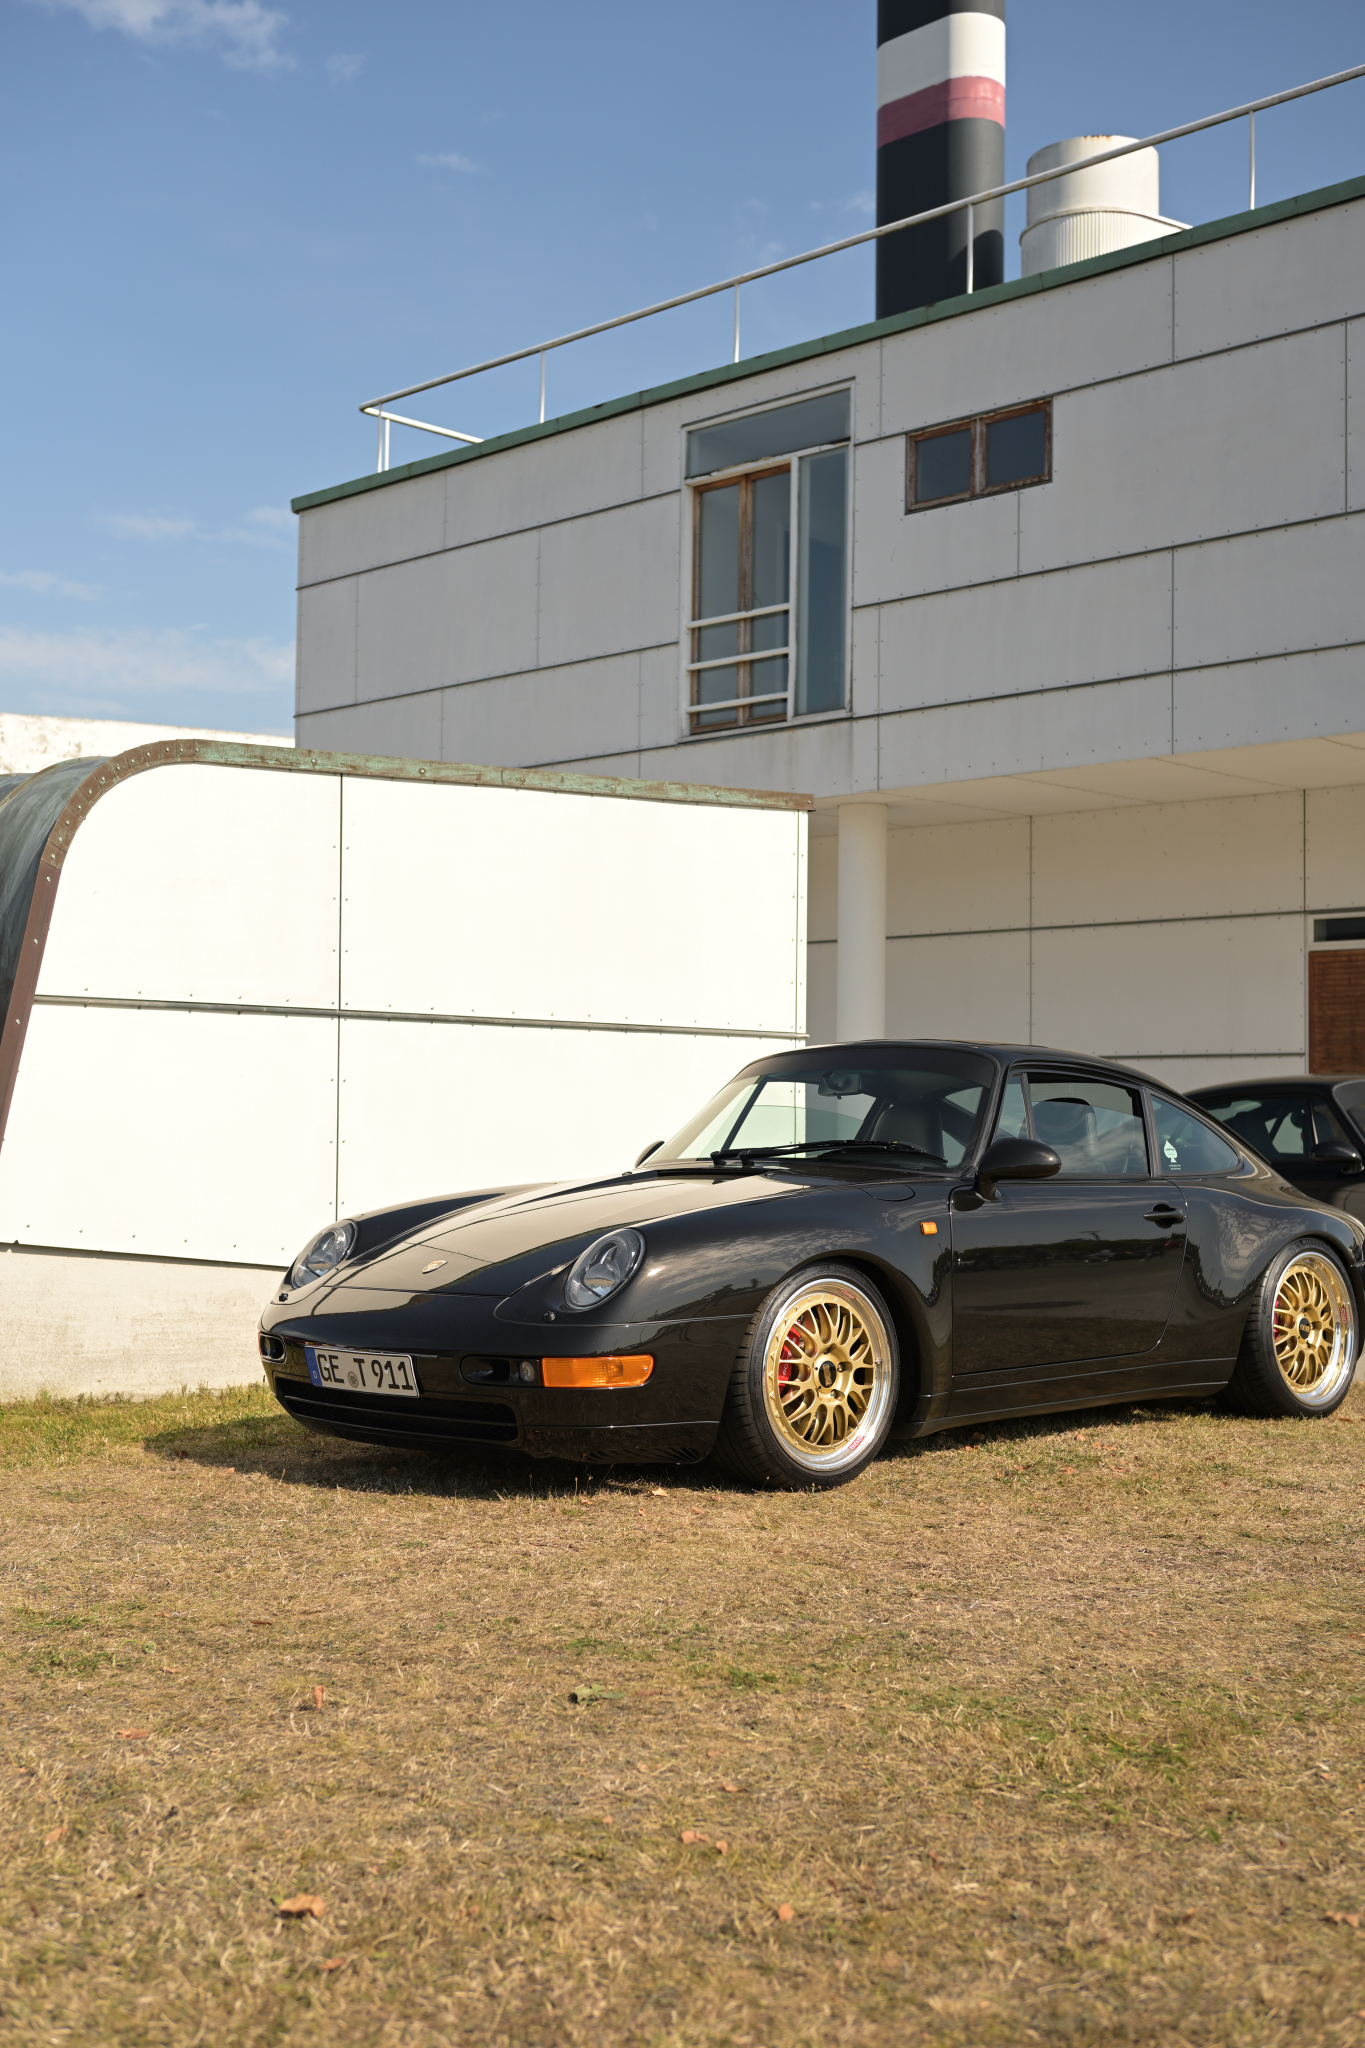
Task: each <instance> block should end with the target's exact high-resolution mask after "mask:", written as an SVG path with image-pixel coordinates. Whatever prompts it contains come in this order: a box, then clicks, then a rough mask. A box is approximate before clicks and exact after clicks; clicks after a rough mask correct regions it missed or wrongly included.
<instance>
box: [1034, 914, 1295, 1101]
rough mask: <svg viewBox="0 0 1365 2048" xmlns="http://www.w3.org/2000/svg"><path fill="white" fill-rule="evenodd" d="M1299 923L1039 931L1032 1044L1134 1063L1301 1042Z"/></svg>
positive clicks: (1245, 921)
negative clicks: (1057, 1047)
mask: <svg viewBox="0 0 1365 2048" xmlns="http://www.w3.org/2000/svg"><path fill="white" fill-rule="evenodd" d="M1303 973H1304V970H1303V919H1302V918H1301V917H1257V918H1237V919H1231V920H1227V921H1213V920H1202V919H1201V920H1198V921H1196V922H1192V923H1190V924H1160V925H1147V926H1139V927H1136V928H1134V927H1132V926H1121V927H1118V928H1112V929H1106V928H1094V927H1091V928H1088V929H1086V930H1084V931H1064V932H1045V931H1038V932H1035V933H1034V937H1033V1035H1034V1039H1035V1041H1036V1042H1037V1043H1038V1044H1039V1045H1057V1046H1064V1047H1067V1048H1068V1049H1069V1050H1072V1051H1075V1052H1088V1053H1099V1054H1104V1055H1111V1056H1113V1057H1114V1058H1122V1059H1132V1060H1134V1061H1136V1062H1137V1064H1138V1065H1139V1066H1141V1065H1143V1064H1144V1063H1145V1062H1147V1061H1149V1060H1152V1059H1155V1058H1158V1057H1160V1058H1163V1059H1172V1058H1175V1057H1176V1056H1178V1055H1188V1054H1193V1053H1204V1052H1216V1053H1220V1054H1222V1053H1226V1054H1227V1055H1229V1056H1233V1055H1236V1056H1237V1057H1241V1056H1242V1055H1243V1054H1257V1053H1274V1052H1276V1051H1278V1050H1280V1049H1282V1048H1284V1047H1286V1046H1294V1045H1299V1044H1301V1043H1302V1040H1303Z"/></svg>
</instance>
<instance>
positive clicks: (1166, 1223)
mask: <svg viewBox="0 0 1365 2048" xmlns="http://www.w3.org/2000/svg"><path fill="white" fill-rule="evenodd" d="M1144 1221H1145V1222H1147V1223H1159V1224H1160V1225H1161V1226H1162V1228H1163V1229H1164V1230H1178V1229H1180V1228H1181V1227H1182V1226H1183V1224H1184V1221H1185V1218H1184V1216H1183V1215H1182V1214H1181V1212H1180V1210H1179V1209H1172V1208H1170V1207H1169V1206H1168V1205H1167V1204H1166V1203H1165V1202H1161V1203H1158V1205H1157V1207H1156V1208H1155V1209H1149V1210H1148V1211H1147V1214H1146V1217H1145V1218H1144Z"/></svg>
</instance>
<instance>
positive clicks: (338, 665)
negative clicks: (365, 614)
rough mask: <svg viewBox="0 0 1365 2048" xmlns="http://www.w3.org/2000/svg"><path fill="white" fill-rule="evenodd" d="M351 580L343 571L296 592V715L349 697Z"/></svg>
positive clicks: (351, 690)
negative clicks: (335, 579) (337, 577)
mask: <svg viewBox="0 0 1365 2048" xmlns="http://www.w3.org/2000/svg"><path fill="white" fill-rule="evenodd" d="M357 581H358V579H357V578H356V577H354V576H343V577H342V578H341V580H340V581H339V582H337V583H319V584H317V585H316V586H315V588H313V589H312V590H300V592H299V605H298V636H299V637H298V657H297V667H296V673H295V688H294V709H295V712H296V714H297V713H300V712H309V711H322V710H327V709H330V708H331V707H332V706H333V705H336V704H351V703H354V701H355V660H356V644H355V643H356V594H357V591H356V586H357Z"/></svg>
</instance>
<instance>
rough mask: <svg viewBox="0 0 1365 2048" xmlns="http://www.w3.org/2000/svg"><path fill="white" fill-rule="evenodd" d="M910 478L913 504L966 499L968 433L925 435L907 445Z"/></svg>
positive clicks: (969, 461) (969, 467)
mask: <svg viewBox="0 0 1365 2048" xmlns="http://www.w3.org/2000/svg"><path fill="white" fill-rule="evenodd" d="M910 445H911V448H912V449H913V451H914V452H913V456H912V462H913V468H914V475H913V478H912V481H911V491H912V495H913V498H914V502H915V504H917V505H939V504H942V502H943V500H944V499H945V498H966V497H968V496H970V494H971V488H972V430H971V428H970V427H969V426H967V427H957V428H954V429H953V430H952V431H951V432H950V433H947V434H926V435H924V437H923V438H922V439H920V440H917V441H912V442H911V444H910Z"/></svg>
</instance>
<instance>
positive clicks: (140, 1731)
mask: <svg viewBox="0 0 1365 2048" xmlns="http://www.w3.org/2000/svg"><path fill="white" fill-rule="evenodd" d="M151 1732H152V1731H151V1729H150V1728H120V1729H119V1734H120V1735H121V1736H122V1737H123V1740H124V1741H125V1742H140V1741H141V1740H142V1738H143V1736H144V1735H150V1734H151Z"/></svg>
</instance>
